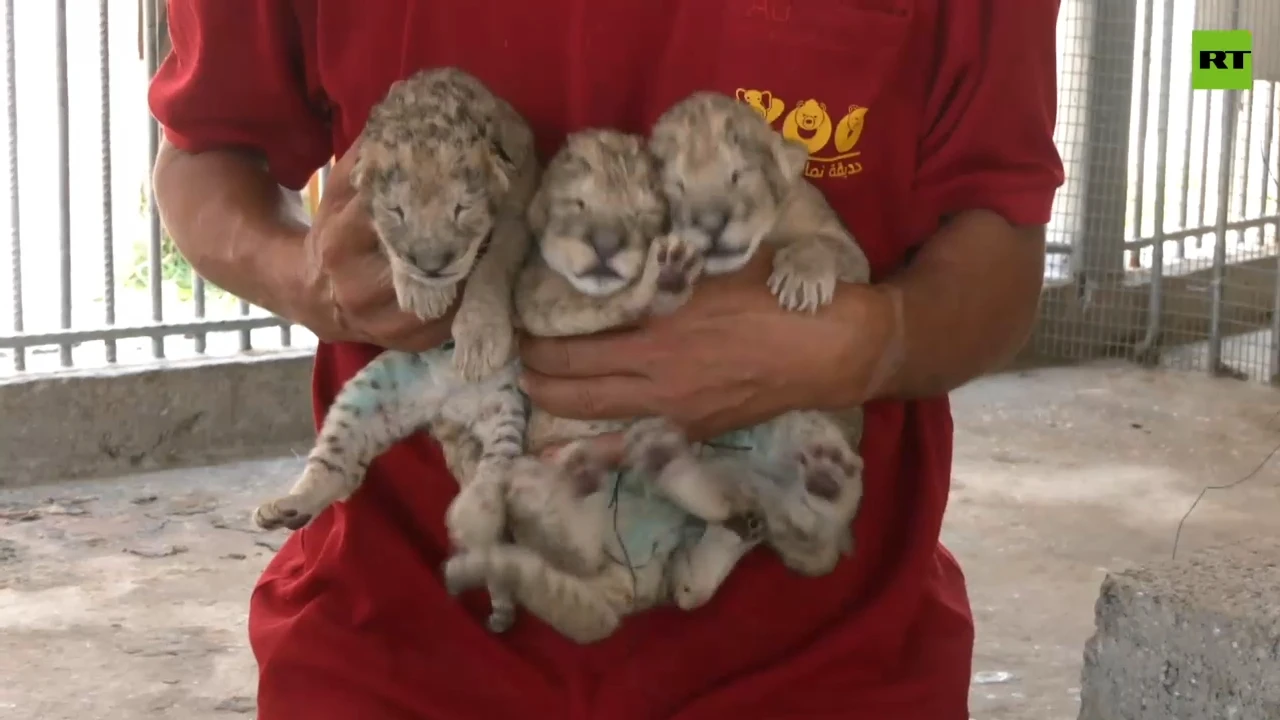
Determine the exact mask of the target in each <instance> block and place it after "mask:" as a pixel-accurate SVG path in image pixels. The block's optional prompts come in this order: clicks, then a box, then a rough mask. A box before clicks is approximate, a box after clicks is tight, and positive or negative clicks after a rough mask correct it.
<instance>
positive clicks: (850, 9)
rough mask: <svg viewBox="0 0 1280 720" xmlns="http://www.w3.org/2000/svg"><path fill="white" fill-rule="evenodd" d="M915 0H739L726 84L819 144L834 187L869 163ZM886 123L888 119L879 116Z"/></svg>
mask: <svg viewBox="0 0 1280 720" xmlns="http://www.w3.org/2000/svg"><path fill="white" fill-rule="evenodd" d="M914 4H915V0H729V2H726V3H725V17H724V25H723V31H722V34H721V40H720V43H719V47H718V51H717V52H716V56H715V59H714V62H715V82H716V85H717V89H718V90H720V91H722V92H727V93H732V94H734V95H736V96H737V98H738V99H739V100H741V101H743V102H746V103H748V104H750V105H752V106H753V107H754V108H755V109H756V110H757V111H759V112H760V113H761V114H763V115H764V116H765V118H766V119H767V120H769V122H770V124H772V125H773V127H774V128H775V129H777V130H778V131H780V132H781V133H782V134H783V135H785V136H787V137H790V138H792V139H795V140H799V141H800V142H802V143H804V144H805V146H807V147H808V148H809V157H810V161H809V164H808V167H807V168H806V175H807V176H808V177H809V179H810V180H811V181H813V182H815V183H816V184H818V185H819V186H820V187H822V188H823V190H824V191H832V190H840V189H842V188H841V185H843V183H837V184H835V185H832V184H831V183H829V182H826V181H828V180H835V181H839V180H845V179H848V178H850V177H852V176H856V175H859V174H861V173H862V172H863V171H864V170H865V168H866V167H867V163H866V162H865V161H864V158H863V152H864V147H863V145H862V139H863V137H862V136H863V131H864V129H866V128H867V127H869V126H879V128H880V129H882V130H883V129H884V128H885V127H886V126H885V125H884V124H882V123H883V121H884V120H885V119H886V117H887V116H881V117H879V118H877V112H876V111H877V106H878V104H879V103H878V100H879V99H880V96H881V94H882V93H883V92H884V90H885V88H886V87H888V86H889V85H890V83H891V81H892V79H893V76H894V75H895V74H896V73H897V72H898V70H899V69H900V68H901V67H902V55H903V53H904V51H905V50H906V49H907V43H906V40H907V37H908V30H909V29H910V26H911V19H912V15H913V11H914ZM878 120H879V121H880V122H878Z"/></svg>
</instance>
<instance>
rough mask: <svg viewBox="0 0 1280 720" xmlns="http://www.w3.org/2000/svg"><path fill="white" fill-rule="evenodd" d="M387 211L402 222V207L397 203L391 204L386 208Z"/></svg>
mask: <svg viewBox="0 0 1280 720" xmlns="http://www.w3.org/2000/svg"><path fill="white" fill-rule="evenodd" d="M387 212H389V213H391V214H392V215H394V216H395V218H396V220H399V221H400V222H404V208H402V207H400V206H399V205H392V206H391V207H389V208H387Z"/></svg>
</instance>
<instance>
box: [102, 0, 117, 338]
mask: <svg viewBox="0 0 1280 720" xmlns="http://www.w3.org/2000/svg"><path fill="white" fill-rule="evenodd" d="M110 16H111V13H110V11H109V9H108V0H98V64H99V67H98V73H99V75H98V87H99V90H100V92H101V98H102V108H101V113H102V276H103V277H102V279H103V284H102V297H103V304H104V305H105V310H106V317H105V320H106V323H107V324H108V325H115V324H116V258H115V213H114V211H113V209H112V195H111V180H112V172H111V32H110V27H111V20H110ZM106 350H107V362H109V363H114V362H116V341H115V340H107V341H106Z"/></svg>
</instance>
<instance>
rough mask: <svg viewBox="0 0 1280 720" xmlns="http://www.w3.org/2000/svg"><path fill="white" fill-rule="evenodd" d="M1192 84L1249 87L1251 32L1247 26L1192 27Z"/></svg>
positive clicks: (1196, 87) (1194, 86) (1196, 86)
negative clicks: (1227, 28)
mask: <svg viewBox="0 0 1280 720" xmlns="http://www.w3.org/2000/svg"><path fill="white" fill-rule="evenodd" d="M1191 88H1192V89H1193V90H1252V89H1253V33H1251V32H1249V31H1248V30H1192V31H1191Z"/></svg>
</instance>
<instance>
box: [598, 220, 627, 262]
mask: <svg viewBox="0 0 1280 720" xmlns="http://www.w3.org/2000/svg"><path fill="white" fill-rule="evenodd" d="M591 248H592V249H593V250H595V251H596V257H598V258H599V259H600V262H607V261H608V260H609V258H612V257H613V256H614V255H617V254H618V251H619V250H621V249H622V233H620V232H618V231H617V230H613V229H608V228H603V229H599V230H596V231H594V232H592V233H591Z"/></svg>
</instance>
